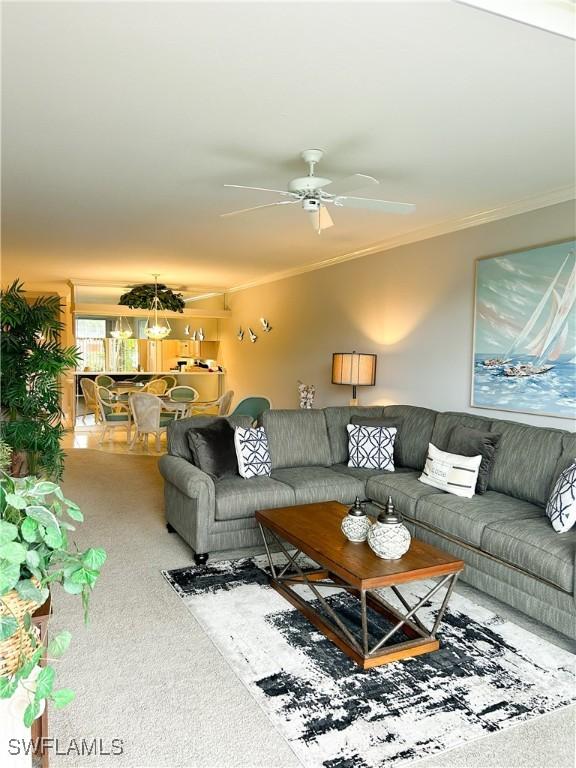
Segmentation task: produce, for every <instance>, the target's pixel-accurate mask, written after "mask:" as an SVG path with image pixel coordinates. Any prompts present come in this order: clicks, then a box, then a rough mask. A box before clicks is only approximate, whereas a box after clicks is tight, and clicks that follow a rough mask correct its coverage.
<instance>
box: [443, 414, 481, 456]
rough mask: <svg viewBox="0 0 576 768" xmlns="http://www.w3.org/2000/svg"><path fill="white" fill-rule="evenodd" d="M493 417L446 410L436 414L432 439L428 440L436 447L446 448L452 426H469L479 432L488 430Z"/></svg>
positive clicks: (444, 449) (445, 449)
mask: <svg viewBox="0 0 576 768" xmlns="http://www.w3.org/2000/svg"><path fill="white" fill-rule="evenodd" d="M492 421H493V419H487V418H486V416H475V415H474V414H472V413H459V412H458V411H446V412H445V413H439V414H438V416H436V421H435V423H434V430H433V431H432V439H431V440H430V442H431V443H433V444H434V445H435V446H436V448H440V450H441V451H447V450H448V441H449V440H450V434H451V432H452V430H453V429H454V427H469V428H470V429H478V430H479V431H480V432H489V431H490V427H491V425H492Z"/></svg>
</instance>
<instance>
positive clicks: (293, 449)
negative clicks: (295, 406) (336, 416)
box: [261, 409, 332, 470]
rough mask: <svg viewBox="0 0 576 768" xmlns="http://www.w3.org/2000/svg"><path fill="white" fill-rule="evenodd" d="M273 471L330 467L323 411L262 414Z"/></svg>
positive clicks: (279, 411) (285, 411)
mask: <svg viewBox="0 0 576 768" xmlns="http://www.w3.org/2000/svg"><path fill="white" fill-rule="evenodd" d="M261 421H262V426H263V427H264V429H265V430H266V436H267V437H268V447H269V449H270V457H271V459H272V469H273V470H274V469H282V468H284V467H329V466H330V464H331V463H332V455H331V453H330V442H329V440H328V430H327V428H326V419H325V418H324V411H315V410H306V409H302V410H277V411H276V410H273V411H264V413H263V414H262V417H261Z"/></svg>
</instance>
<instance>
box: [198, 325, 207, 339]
mask: <svg viewBox="0 0 576 768" xmlns="http://www.w3.org/2000/svg"><path fill="white" fill-rule="evenodd" d="M205 338H206V335H205V333H204V328H198V333H197V334H196V339H197V340H198V341H204V339H205Z"/></svg>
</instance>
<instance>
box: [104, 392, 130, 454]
mask: <svg viewBox="0 0 576 768" xmlns="http://www.w3.org/2000/svg"><path fill="white" fill-rule="evenodd" d="M96 399H97V400H98V405H99V408H100V415H101V417H102V434H101V435H100V445H102V443H103V442H104V438H105V437H106V434H107V433H109V432H110V433H112V432H114V430H115V429H125V430H126V441H127V442H129V441H130V436H131V433H132V417H131V416H130V409H129V408H128V406H127V405H126V404H124V403H119V402H118V401H117V400H115V399H114V397H113V395H112V393H111V392H110V390H109V389H106V387H96Z"/></svg>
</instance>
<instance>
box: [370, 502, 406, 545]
mask: <svg viewBox="0 0 576 768" xmlns="http://www.w3.org/2000/svg"><path fill="white" fill-rule="evenodd" d="M411 541H412V537H411V536H410V531H409V530H408V528H406V526H405V525H404V523H403V522H402V515H401V514H400V513H399V512H396V510H395V509H394V505H393V504H392V498H391V497H390V496H389V497H388V503H387V504H386V509H385V510H382V512H381V513H380V514H379V515H378V520H377V521H376V522H375V523H374V525H372V526H370V530H369V532H368V544H369V546H370V549H371V550H372V552H374V554H375V555H377V556H378V557H381V558H382V559H383V560H399V559H400V558H401V557H402V556H403V555H405V554H406V552H408V550H409V549H410V543H411Z"/></svg>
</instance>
